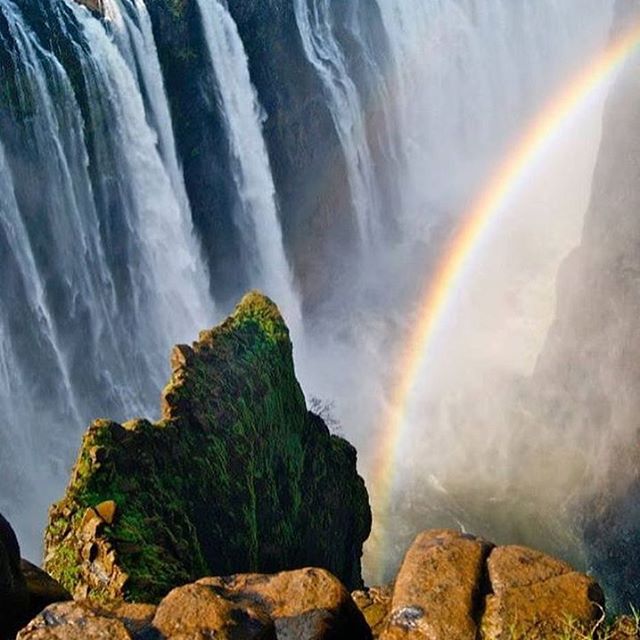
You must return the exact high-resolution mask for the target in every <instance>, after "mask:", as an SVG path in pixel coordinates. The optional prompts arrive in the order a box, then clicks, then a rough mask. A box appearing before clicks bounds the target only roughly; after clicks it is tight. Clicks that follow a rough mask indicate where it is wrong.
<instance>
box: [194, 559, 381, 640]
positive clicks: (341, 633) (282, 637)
mask: <svg viewBox="0 0 640 640" xmlns="http://www.w3.org/2000/svg"><path fill="white" fill-rule="evenodd" d="M197 584H200V585H206V586H209V587H211V588H213V589H215V590H216V591H217V592H218V593H220V594H221V595H223V596H224V597H227V598H234V599H237V598H240V599H246V600H249V601H251V602H255V603H256V604H257V605H258V606H260V607H262V608H263V609H264V610H265V611H266V612H267V613H268V614H269V615H270V616H271V617H272V618H273V620H274V622H275V628H276V631H277V637H278V640H328V639H329V638H345V639H347V638H348V639H349V640H369V639H370V638H371V630H370V628H369V626H368V625H367V623H366V621H365V619H364V616H363V615H362V613H361V612H360V610H359V609H358V607H357V606H356V604H355V603H354V601H353V599H352V598H351V596H350V594H349V592H348V591H347V590H346V589H345V587H344V586H343V585H342V583H341V582H340V581H339V580H338V579H337V578H335V577H334V576H333V575H331V574H330V573H329V572H328V571H325V570H324V569H312V568H307V569H299V570H296V571H285V572H282V573H277V574H274V575H259V574H244V575H236V576H230V577H228V578H205V579H203V580H200V581H199V582H198V583H197Z"/></svg>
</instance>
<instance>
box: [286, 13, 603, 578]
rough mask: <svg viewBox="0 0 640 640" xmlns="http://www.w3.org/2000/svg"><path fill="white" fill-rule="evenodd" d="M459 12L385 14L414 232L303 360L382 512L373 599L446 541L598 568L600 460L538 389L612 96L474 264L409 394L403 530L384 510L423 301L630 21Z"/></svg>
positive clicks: (365, 275)
mask: <svg viewBox="0 0 640 640" xmlns="http://www.w3.org/2000/svg"><path fill="white" fill-rule="evenodd" d="M445 4H446V6H444V5H443V6H439V7H438V8H437V9H436V8H435V6H433V5H429V7H426V6H425V5H424V3H419V2H415V3H414V2H410V3H407V2H402V3H397V6H396V4H394V3H393V2H380V8H381V11H382V15H383V19H384V20H385V21H386V23H387V30H388V33H389V34H390V40H391V41H390V44H389V47H390V51H391V52H392V56H393V57H394V58H395V63H396V65H395V66H393V65H391V68H390V71H389V74H388V75H387V76H386V78H385V82H386V89H387V92H388V95H389V96H393V97H394V98H395V99H392V100H391V105H392V106H391V107H390V112H391V114H392V115H391V116H390V117H393V118H394V120H393V123H394V127H395V130H394V131H393V133H394V134H396V136H397V137H396V143H397V146H396V147H395V149H396V151H397V153H398V155H397V156H396V157H394V158H391V159H390V158H386V159H385V162H386V163H387V164H386V165H385V166H386V170H387V171H388V172H389V173H391V174H392V175H393V176H394V177H393V180H392V182H393V183H394V186H395V187H396V188H397V198H398V199H397V201H396V202H394V208H393V222H394V224H395V225H396V226H395V230H396V232H397V233H396V234H395V235H393V233H391V234H387V236H386V237H385V241H384V242H382V243H380V244H379V245H377V246H374V247H373V248H372V249H371V250H370V251H369V252H368V253H367V252H365V253H364V255H357V256H354V258H353V261H354V265H353V271H352V273H350V274H347V275H345V278H344V280H345V281H344V282H338V283H336V285H337V286H336V292H335V295H334V298H333V299H332V300H331V301H330V302H329V303H327V304H326V306H325V307H324V308H322V309H320V310H319V311H317V312H316V313H315V315H314V316H313V317H312V319H311V321H310V323H309V324H310V326H311V327H312V328H311V329H309V327H307V334H306V336H305V342H304V346H303V347H301V346H300V345H299V346H298V347H297V349H296V353H297V355H298V357H297V360H298V369H299V371H300V372H301V373H302V380H303V387H304V388H305V389H306V390H307V391H308V392H310V395H315V396H318V397H321V398H327V399H330V400H331V401H332V402H333V403H334V406H333V412H334V414H335V415H336V417H337V419H338V421H339V423H340V424H341V425H342V429H343V431H344V433H345V434H346V435H347V437H349V438H350V439H351V440H352V441H354V442H355V443H356V446H357V448H358V451H359V455H360V468H361V471H362V472H363V474H364V475H365V478H366V479H367V486H368V487H369V490H370V493H372V504H373V509H374V532H373V535H372V537H371V539H370V541H369V543H368V546H367V551H366V554H365V558H364V563H365V579H366V580H368V581H369V582H370V583H374V582H386V581H388V580H389V579H391V577H392V576H393V575H394V573H395V571H396V570H397V568H398V566H399V563H400V560H401V558H402V555H403V553H404V550H405V549H406V548H407V545H408V544H409V542H410V541H411V539H412V537H413V536H414V535H415V534H416V533H417V532H419V531H421V530H423V529H425V528H430V527H453V528H456V529H462V530H465V531H470V532H473V533H475V534H478V535H483V536H486V537H487V538H488V539H491V540H494V541H496V542H499V543H522V544H528V545H531V546H533V547H536V548H541V549H545V550H547V551H549V552H551V553H555V554H557V555H560V556H561V557H564V558H566V559H567V560H569V561H571V562H573V563H575V564H576V565H577V566H580V567H582V568H583V569H587V568H588V564H589V563H588V559H587V557H586V556H585V552H584V548H583V541H582V538H581V533H580V530H579V528H578V527H576V517H575V507H576V504H577V502H578V498H577V497H576V494H580V497H581V499H582V498H584V496H585V495H586V493H588V492H587V491H586V490H585V479H586V477H587V476H588V475H589V469H590V468H591V467H592V466H593V465H597V464H598V462H597V461H596V460H595V459H594V458H593V456H595V455H596V454H595V452H592V451H589V450H588V449H587V448H585V446H584V437H585V436H584V433H583V431H582V430H579V429H571V428H568V424H567V420H566V416H563V415H562V413H561V412H560V411H557V412H553V414H552V415H551V416H550V415H548V414H545V415H544V416H542V415H541V413H540V411H539V406H538V404H537V401H536V400H534V398H535V397H536V393H537V392H538V386H539V385H537V382H536V380H535V378H534V371H535V370H536V363H537V360H538V357H539V354H540V352H541V350H542V349H543V347H544V345H545V342H546V339H547V334H548V332H549V329H550V327H551V325H552V323H553V321H554V318H555V315H556V304H557V301H556V281H557V274H558V270H559V268H560V265H561V264H562V262H563V260H564V259H565V258H566V256H567V255H568V254H569V253H570V252H571V251H572V250H573V249H574V248H575V247H576V246H578V245H579V244H580V241H581V236H582V230H583V226H584V217H585V213H586V211H587V209H588V207H589V202H590V198H591V183H592V176H593V172H594V167H595V164H596V160H597V158H598V153H599V150H600V140H601V133H602V117H603V107H604V104H605V99H606V97H607V95H608V92H609V90H610V88H611V84H610V83H609V84H607V86H606V87H603V88H602V90H601V91H599V92H598V94H597V95H595V96H593V97H592V99H591V100H590V101H589V103H588V104H587V105H585V106H584V108H583V109H581V110H580V111H579V113H576V114H575V116H574V117H573V118H572V119H571V122H570V125H569V126H568V127H565V128H564V129H563V130H562V132H561V133H560V135H559V136H558V138H557V140H555V141H554V143H553V145H552V146H551V147H550V148H549V149H548V151H547V152H546V153H545V155H544V158H543V160H542V161H541V162H539V163H538V164H537V165H536V166H535V167H534V168H533V169H532V170H531V171H530V172H529V173H528V174H527V176H526V180H525V182H524V184H523V185H521V186H520V188H518V189H517V191H516V192H515V193H514V194H513V195H512V196H511V198H510V199H509V202H508V203H507V206H506V208H505V211H504V212H502V213H500V214H499V219H498V220H496V221H495V223H494V224H493V225H492V228H491V230H490V231H489V232H488V233H487V234H485V236H484V237H483V238H482V242H481V246H479V247H477V248H476V249H475V251H474V255H473V257H472V264H471V266H470V267H469V269H468V272H467V274H466V275H465V278H464V281H463V283H462V286H461V287H459V289H460V290H459V291H456V292H455V294H454V295H453V296H452V299H451V301H450V303H449V304H448V306H447V309H446V317H445V318H444V319H443V320H442V321H441V323H440V325H441V326H440V328H439V330H438V332H437V335H436V337H435V339H434V340H433V342H432V344H430V346H429V353H428V356H427V357H426V359H425V363H424V366H423V368H422V370H421V372H420V376H419V379H418V380H417V381H416V384H415V388H414V391H413V393H412V397H411V401H410V406H409V407H408V411H407V416H406V419H405V424H404V426H403V432H402V436H401V438H400V440H399V445H398V452H397V454H396V461H397V462H396V468H395V471H394V477H393V478H387V479H385V481H386V482H387V483H389V484H391V489H390V491H391V495H392V498H391V504H390V507H389V510H388V512H384V511H383V508H382V507H381V506H380V505H381V504H384V499H383V496H382V495H380V494H379V493H378V494H376V491H378V492H380V490H382V491H383V492H385V491H386V490H387V487H383V488H381V487H380V483H378V484H376V471H377V470H376V468H375V465H376V464H379V461H380V456H383V457H384V456H385V455H392V452H390V451H388V452H385V453H381V452H380V451H379V447H380V446H382V443H383V435H384V432H385V428H388V424H386V423H385V418H386V416H388V409H389V407H388V403H389V401H390V396H391V392H392V389H393V386H394V384H397V381H398V378H399V376H400V375H401V373H402V367H403V366H404V363H403V362H402V360H401V358H402V354H403V348H404V347H405V343H404V341H405V340H407V339H408V336H410V335H411V330H412V326H413V323H415V322H416V317H415V313H416V310H417V308H418V306H419V303H420V295H421V292H422V291H424V289H425V286H426V283H428V281H429V277H430V275H431V274H433V272H434V270H435V267H436V265H437V264H438V261H439V260H440V259H442V252H443V251H444V249H445V247H446V243H447V240H448V239H449V237H450V235H451V233H452V232H453V230H454V229H455V228H456V225H457V224H458V223H459V222H460V221H461V220H462V219H464V215H465V212H466V211H467V210H468V209H469V207H470V205H471V204H472V203H473V200H474V197H476V195H477V194H478V192H479V191H480V190H481V189H482V187H483V186H484V184H485V183H486V182H487V181H488V179H489V178H490V177H491V175H492V172H493V171H495V170H496V167H497V166H498V165H499V164H500V162H501V161H503V158H504V157H505V155H507V154H508V153H509V151H510V149H511V147H512V146H513V145H514V144H515V142H516V141H517V140H518V136H519V135H521V134H522V132H523V130H524V128H525V127H526V126H527V124H528V123H529V122H530V121H531V120H532V119H533V118H534V117H535V115H536V114H537V111H538V110H540V109H541V108H542V106H543V105H545V104H546V103H547V102H548V101H550V100H551V99H553V97H554V96H555V95H557V94H558V93H559V92H560V91H561V90H562V89H563V88H564V87H565V86H566V84H567V83H568V82H570V81H571V79H572V78H573V77H574V76H576V75H577V73H578V71H579V70H580V69H581V68H582V67H581V65H584V64H585V61H586V60H589V59H592V58H593V57H594V56H595V55H596V54H597V52H598V51H599V50H601V49H602V47H604V46H605V45H606V43H607V42H608V40H609V36H610V29H611V20H612V6H613V3H612V2H590V3H580V5H579V8H578V5H577V4H576V3H572V2H540V3H535V7H533V6H532V5H527V6H524V5H521V4H519V3H511V4H509V5H507V3H500V2H494V3H485V4H483V8H482V9H479V8H477V9H476V10H475V12H474V11H470V4H474V3H445ZM578 11H579V12H580V20H576V19H575V16H576V12H578ZM394 30H397V31H394ZM425 43H426V44H425ZM380 122H382V123H383V124H384V123H385V122H387V121H385V120H384V118H380V116H379V115H378V116H377V123H376V124H377V125H380ZM389 237H392V238H393V240H392V241H389ZM363 265H364V266H363ZM605 440H606V439H605ZM602 453H603V452H602V451H599V452H598V454H597V455H598V456H599V455H602ZM593 489H594V487H593V485H590V489H589V491H591V490H593Z"/></svg>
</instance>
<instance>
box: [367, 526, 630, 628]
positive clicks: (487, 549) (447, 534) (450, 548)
mask: <svg viewBox="0 0 640 640" xmlns="http://www.w3.org/2000/svg"><path fill="white" fill-rule="evenodd" d="M373 593H374V594H375V593H376V592H375V591H374V592H373ZM377 593H379V594H381V595H378V596H377V599H378V601H379V604H378V605H377V607H376V608H375V609H372V607H374V605H375V600H374V598H375V597H376V596H375V595H373V596H372V595H371V594H372V590H369V591H365V592H359V593H357V594H356V598H355V599H356V602H357V603H358V605H359V606H360V608H361V609H362V610H363V612H365V615H367V612H368V611H369V610H371V611H370V613H369V615H367V619H368V620H369V621H370V624H371V626H372V628H373V629H374V634H376V635H377V633H378V630H379V633H380V635H379V637H380V638H381V639H383V640H396V639H397V638H404V639H412V640H422V639H424V640H450V639H453V638H456V640H464V639H465V638H468V639H469V640H475V639H476V638H478V637H481V638H482V639H483V640H543V639H545V638H559V637H568V636H566V634H568V633H570V634H574V635H571V636H570V637H574V636H575V637H591V635H590V634H591V633H592V632H593V631H594V630H595V629H596V628H598V627H599V626H600V625H602V624H603V623H604V611H605V610H604V596H603V594H602V590H601V589H600V587H599V586H598V584H597V583H596V582H595V581H594V580H593V578H591V577H589V576H587V575H584V574H582V573H578V572H576V571H574V570H573V568H572V567H571V566H570V565H568V564H567V563H565V562H562V561H560V560H557V559H555V558H552V557H550V556H548V555H546V554H544V553H541V552H539V551H534V550H533V549H528V548H526V547H521V546H515V545H511V546H498V547H496V546H494V545H493V544H492V543H490V542H487V541H485V540H482V539H480V538H475V537H474V536H470V535H467V534H462V533H458V532H456V531H449V530H436V531H426V532H424V533H422V534H420V535H419V536H418V537H417V538H416V539H415V541H414V543H413V544H412V545H411V547H410V548H409V550H408V551H407V554H406V556H405V558H404V561H403V563H402V566H401V568H400V571H399V573H398V576H397V579H396V582H395V585H394V587H393V593H392V596H391V604H390V607H389V605H388V604H387V603H388V596H386V595H385V591H384V590H377ZM385 608H387V609H388V613H387V614H386V618H385V619H384V620H383V621H382V622H380V618H379V616H380V615H385V614H384V611H385ZM620 633H622V632H620ZM620 637H623V636H620Z"/></svg>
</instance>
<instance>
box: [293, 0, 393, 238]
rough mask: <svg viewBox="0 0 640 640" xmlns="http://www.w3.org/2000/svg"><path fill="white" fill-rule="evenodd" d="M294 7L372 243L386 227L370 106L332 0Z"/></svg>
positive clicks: (302, 1) (297, 1)
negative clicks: (346, 49) (365, 105)
mask: <svg viewBox="0 0 640 640" xmlns="http://www.w3.org/2000/svg"><path fill="white" fill-rule="evenodd" d="M294 8H295V14H296V20H297V24H298V29H299V32H300V36H301V38H302V43H303V46H304V50H305V53H306V55H307V57H308V59H309V61H310V62H311V64H312V65H313V66H314V67H315V69H316V70H317V72H318V74H319V76H320V78H321V80H322V83H323V85H324V87H325V90H326V92H327V96H328V101H329V108H330V110H331V114H332V116H333V121H334V124H335V127H336V130H337V132H338V135H339V137H340V142H341V143H342V149H343V152H344V155H345V158H346V160H347V168H348V172H349V176H348V177H349V185H350V187H351V197H352V200H353V209H354V212H355V216H356V220H357V223H358V228H359V230H360V237H361V241H362V242H363V243H365V244H368V243H369V242H370V241H372V240H374V239H375V238H376V235H377V233H379V231H380V228H379V227H380V224H381V220H380V216H381V211H380V206H379V204H380V203H379V198H378V186H377V182H376V179H375V170H374V166H373V159H372V156H371V150H370V148H369V140H368V138H367V127H366V123H365V118H366V111H365V109H364V108H363V104H362V101H361V98H360V95H359V93H358V89H357V88H356V84H355V82H354V80H353V79H352V78H351V76H350V74H349V69H348V66H347V61H346V59H345V54H344V53H343V51H342V48H341V46H340V43H339V42H338V40H337V36H336V33H335V27H334V24H333V16H332V8H331V3H330V2H329V0H294Z"/></svg>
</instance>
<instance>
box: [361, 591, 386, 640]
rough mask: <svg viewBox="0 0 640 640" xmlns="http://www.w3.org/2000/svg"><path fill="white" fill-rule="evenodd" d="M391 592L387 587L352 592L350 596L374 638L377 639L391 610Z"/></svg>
mask: <svg viewBox="0 0 640 640" xmlns="http://www.w3.org/2000/svg"><path fill="white" fill-rule="evenodd" d="M392 595H393V591H392V589H391V587H390V586H387V587H369V588H367V589H364V590H362V591H354V592H353V593H352V594H351V597H352V598H353V601H354V602H355V603H356V606H357V607H358V609H360V611H362V615H364V619H365V620H366V621H367V624H368V625H369V626H370V627H371V633H372V634H373V637H374V638H378V637H379V636H380V634H381V633H382V631H383V629H384V626H385V624H386V621H387V616H388V615H389V610H390V609H391V596H392Z"/></svg>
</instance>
